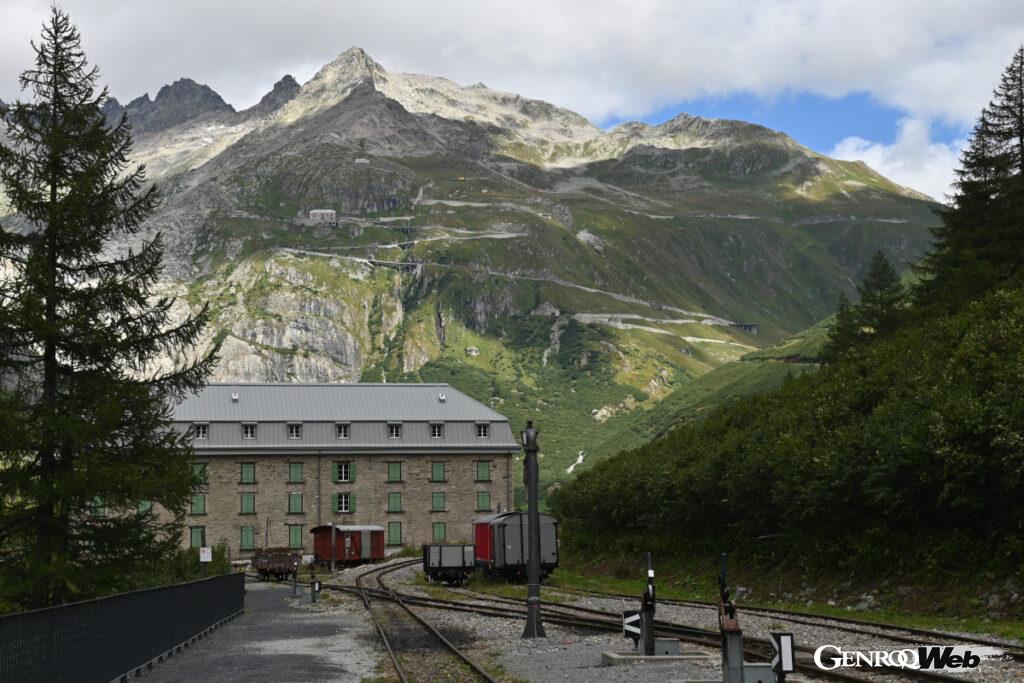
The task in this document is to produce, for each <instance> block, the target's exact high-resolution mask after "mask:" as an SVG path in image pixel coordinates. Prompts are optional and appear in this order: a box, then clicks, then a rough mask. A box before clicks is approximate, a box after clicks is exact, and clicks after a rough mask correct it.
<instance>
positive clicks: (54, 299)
mask: <svg viewBox="0 0 1024 683" xmlns="http://www.w3.org/2000/svg"><path fill="white" fill-rule="evenodd" d="M33 49H34V50H35V54H36V59H35V68H33V69H30V70H27V71H25V72H24V73H23V74H22V76H21V81H20V83H21V88H22V90H23V91H25V92H27V93H28V94H29V95H30V97H29V100H28V101H27V102H17V103H15V104H14V105H12V106H11V107H9V113H8V132H7V135H8V139H9V140H10V144H9V145H0V186H2V189H3V192H4V193H5V194H6V196H7V200H8V202H9V204H10V206H11V208H12V209H13V211H14V216H15V218H14V219H13V220H8V221H7V225H5V226H2V227H0V282H2V287H0V429H2V430H3V432H2V436H0V439H2V443H0V529H2V530H3V531H2V534H0V603H6V604H7V605H8V606H15V607H33V606H41V605H51V604H55V603H59V602H65V601H68V600H72V599H77V598H82V597H87V596H91V595H98V594H103V593H106V592H110V591H112V590H117V589H120V588H124V587H130V586H131V585H132V584H133V581H134V580H135V579H136V578H137V577H138V576H139V574H140V573H141V572H145V571H147V570H148V569H149V568H150V567H152V566H153V565H154V564H155V563H156V562H158V561H159V560H160V558H162V557H164V556H165V555H166V554H167V553H169V552H170V551H171V550H172V549H173V548H175V547H176V546H177V545H178V544H179V543H180V534H181V519H182V517H183V513H184V508H185V505H186V503H187V501H188V499H189V496H190V494H191V492H192V490H193V487H194V485H195V483H196V482H195V478H194V475H193V473H192V468H191V466H190V461H191V459H192V453H191V450H190V447H189V444H188V442H187V441H186V440H185V438H184V437H183V436H182V435H179V434H177V433H176V432H174V431H173V430H172V428H171V425H170V416H171V414H170V411H171V406H172V404H173V402H174V401H176V400H180V399H181V398H182V397H183V396H184V395H185V394H186V393H187V392H191V391H195V390H196V389H198V388H200V387H201V386H202V385H203V383H204V382H205V380H206V378H207V376H208V375H209V372H210V370H211V369H212V364H213V363H214V358H215V355H214V352H210V353H208V354H206V355H196V356H195V357H194V360H191V361H183V362H181V363H179V364H178V365H177V366H176V367H174V368H172V369H169V370H167V369H165V370H159V369H157V368H158V367H159V366H160V363H159V362H158V361H159V360H160V359H161V358H167V357H172V358H174V357H181V356H183V355H185V356H187V355H189V354H188V352H187V350H188V349H189V348H191V347H192V346H193V345H194V344H195V342H196V341H197V339H198V338H199V335H200V334H201V332H202V330H203V328H204V326H205V325H206V323H207V317H208V316H207V312H206V310H205V309H204V310H203V311H201V312H200V313H199V314H198V315H194V316H188V317H186V318H185V319H184V320H180V321H178V322H173V323H172V319H171V316H170V311H171V306H172V304H173V303H174V302H173V300H172V299H169V298H166V297H158V296H156V295H155V292H154V285H155V284H156V282H157V279H158V276H159V274H160V272H161V263H162V258H163V251H164V247H163V241H162V239H161V237H160V235H157V236H155V237H152V238H147V237H145V236H144V235H143V234H142V233H141V232H140V223H141V222H142V221H143V220H144V219H145V218H146V216H147V215H149V214H150V213H151V212H152V211H153V209H154V207H155V205H156V203H157V193H156V190H155V189H154V188H152V187H146V178H145V171H144V169H143V168H141V167H139V168H134V169H131V168H129V166H128V160H127V158H128V153H129V151H130V148H131V135H130V130H129V127H128V124H127V122H126V119H125V118H124V117H123V116H122V118H121V120H120V121H119V122H117V123H116V124H115V125H109V126H108V125H107V122H106V119H105V117H104V114H103V112H102V106H103V104H104V102H105V101H106V99H107V92H106V90H105V89H104V90H100V91H97V89H96V81H97V77H98V72H97V70H96V69H95V68H94V67H92V68H91V67H90V66H89V65H88V63H87V61H86V58H85V55H84V53H83V51H82V48H81V43H80V38H79V34H78V31H77V29H76V28H75V26H74V25H72V23H71V22H70V20H69V17H68V16H67V15H66V14H65V13H64V12H63V11H61V10H60V9H59V8H56V7H55V8H53V10H52V13H51V16H50V18H49V20H48V21H47V23H46V24H45V25H44V27H43V34H42V40H41V42H40V43H39V44H38V45H37V44H35V43H33ZM126 243H134V244H135V248H134V249H131V248H116V245H118V244H122V245H123V244H126ZM112 245H113V246H112ZM183 352H184V353H183ZM154 503H155V504H156V505H157V507H155V508H154V507H153V504H154Z"/></svg>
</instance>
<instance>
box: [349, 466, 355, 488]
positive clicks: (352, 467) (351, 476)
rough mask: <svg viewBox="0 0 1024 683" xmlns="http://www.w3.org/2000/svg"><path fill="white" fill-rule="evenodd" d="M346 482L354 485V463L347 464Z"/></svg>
mask: <svg viewBox="0 0 1024 683" xmlns="http://www.w3.org/2000/svg"><path fill="white" fill-rule="evenodd" d="M348 480H349V481H350V482H352V483H353V484H354V483H356V464H355V463H354V462H350V463H349V464H348Z"/></svg>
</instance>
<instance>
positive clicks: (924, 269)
mask: <svg viewBox="0 0 1024 683" xmlns="http://www.w3.org/2000/svg"><path fill="white" fill-rule="evenodd" d="M953 187H954V192H953V195H952V196H951V197H950V198H949V199H950V203H949V206H948V207H947V208H945V209H942V210H940V212H939V215H940V217H941V219H942V225H941V226H939V227H938V228H936V229H934V230H933V231H932V232H933V235H934V237H935V245H934V248H933V250H932V252H931V253H930V254H928V256H927V257H926V258H925V259H924V261H923V263H922V264H921V266H920V268H919V269H918V272H919V273H920V275H921V276H922V280H921V282H920V284H919V285H917V286H916V287H915V291H914V298H915V302H916V303H917V304H918V305H920V306H922V307H924V308H940V309H946V310H949V309H952V308H955V307H958V306H961V305H963V304H964V303H966V302H967V301H971V300H973V299H977V298H979V297H980V296H981V295H983V294H984V293H985V292H986V291H988V290H990V289H992V288H994V287H998V286H1001V285H1003V284H1007V283H1011V282H1013V281H1015V280H1019V279H1020V278H1021V276H1022V273H1024V270H1022V268H1024V47H1021V48H1019V49H1018V50H1017V53H1016V54H1015V55H1014V57H1013V60H1012V62H1011V63H1010V65H1009V66H1008V67H1007V69H1006V71H1005V72H1004V73H1003V76H1002V78H1001V80H1000V83H999V86H998V87H997V88H996V90H995V93H994V94H993V98H992V101H991V102H990V103H989V106H988V107H986V108H985V109H984V110H983V111H982V114H981V117H980V118H979V120H978V123H977V125H976V126H975V128H974V131H973V133H972V135H971V139H970V142H969V144H968V146H967V148H966V149H965V150H964V151H963V153H962V154H961V158H960V168H959V169H957V171H956V179H955V181H954V184H953Z"/></svg>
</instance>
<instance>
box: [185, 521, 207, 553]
mask: <svg viewBox="0 0 1024 683" xmlns="http://www.w3.org/2000/svg"><path fill="white" fill-rule="evenodd" d="M188 531H189V547H190V548H202V547H203V546H205V545H206V527H205V526H190V527H189V528H188Z"/></svg>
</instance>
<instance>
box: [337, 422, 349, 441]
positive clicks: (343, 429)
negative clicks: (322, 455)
mask: <svg viewBox="0 0 1024 683" xmlns="http://www.w3.org/2000/svg"><path fill="white" fill-rule="evenodd" d="M348 427H349V426H348V425H347V424H336V425H334V432H335V435H336V436H337V437H338V438H339V439H347V438H348Z"/></svg>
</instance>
